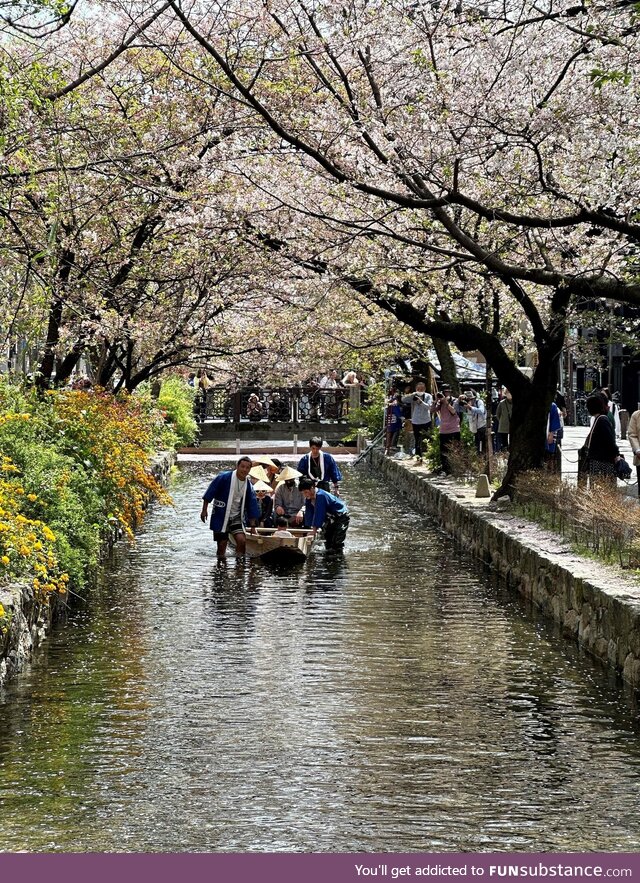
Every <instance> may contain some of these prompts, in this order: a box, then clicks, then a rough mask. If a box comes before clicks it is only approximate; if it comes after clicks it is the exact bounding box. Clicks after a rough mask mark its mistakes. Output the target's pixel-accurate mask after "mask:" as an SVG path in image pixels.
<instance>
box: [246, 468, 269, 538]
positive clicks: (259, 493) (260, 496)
mask: <svg viewBox="0 0 640 883" xmlns="http://www.w3.org/2000/svg"><path fill="white" fill-rule="evenodd" d="M249 478H251V476H249ZM253 489H254V491H255V492H256V497H257V500H258V506H259V507H260V517H259V518H258V527H273V491H272V490H271V487H270V485H268V484H266V482H264V481H256V483H255V484H254V486H253Z"/></svg>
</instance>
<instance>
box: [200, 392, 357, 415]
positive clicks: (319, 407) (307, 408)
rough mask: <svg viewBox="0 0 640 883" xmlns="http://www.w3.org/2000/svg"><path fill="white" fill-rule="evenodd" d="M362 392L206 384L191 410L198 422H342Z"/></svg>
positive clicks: (355, 404)
mask: <svg viewBox="0 0 640 883" xmlns="http://www.w3.org/2000/svg"><path fill="white" fill-rule="evenodd" d="M363 393H364V389H360V388H355V389H352V388H346V389H345V388H338V389H319V388H318V387H312V386H293V387H292V386H288V387H256V386H243V387H239V388H235V389H233V388H230V387H228V386H209V387H208V388H207V389H206V390H198V392H197V394H196V400H195V403H194V411H195V415H196V418H197V419H198V420H199V421H201V422H202V421H205V420H213V421H217V422H222V423H261V422H262V423H298V424H299V423H346V422H347V420H348V417H349V412H350V410H352V409H353V407H354V406H356V407H357V406H359V405H361V404H362V401H363Z"/></svg>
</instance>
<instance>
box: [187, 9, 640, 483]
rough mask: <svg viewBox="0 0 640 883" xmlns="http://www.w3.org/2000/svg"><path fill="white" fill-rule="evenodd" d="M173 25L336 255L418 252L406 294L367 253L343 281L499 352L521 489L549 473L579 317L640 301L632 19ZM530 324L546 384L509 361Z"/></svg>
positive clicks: (339, 13)
mask: <svg viewBox="0 0 640 883" xmlns="http://www.w3.org/2000/svg"><path fill="white" fill-rule="evenodd" d="M170 6H171V8H172V10H173V12H174V13H175V15H176V16H177V17H178V19H179V20H180V21H181V22H182V24H183V26H184V28H185V30H186V32H187V33H189V34H190V35H191V37H192V38H193V39H194V40H195V41H196V43H197V44H198V45H199V46H200V48H201V50H202V52H203V54H205V55H206V56H207V57H208V58H209V59H212V60H214V61H215V63H216V64H217V66H218V68H219V70H220V71H221V72H223V73H224V75H225V77H226V78H227V81H228V83H229V87H230V88H232V89H233V90H234V94H235V96H236V98H237V100H238V101H239V102H241V103H242V104H243V106H244V105H248V106H250V107H251V108H253V110H254V113H255V114H256V116H257V117H258V118H260V119H261V120H262V121H263V122H264V124H265V125H266V126H267V127H268V128H269V130H270V131H271V132H272V135H273V137H272V139H271V141H270V143H269V149H270V153H271V157H270V159H271V175H270V178H271V180H269V181H268V182H266V186H268V187H269V189H270V190H271V191H272V192H273V191H275V190H277V186H278V185H277V182H276V178H277V175H278V174H281V170H282V168H283V167H285V166H287V167H288V168H289V169H292V168H293V169H295V171H294V172H291V171H290V172H289V175H288V179H289V180H288V183H289V184H290V182H291V178H292V177H294V176H295V178H296V179H297V180H298V181H301V180H303V181H304V189H302V188H301V187H298V188H296V189H294V190H293V191H292V192H293V194H294V195H293V196H292V195H291V193H292V192H291V191H290V192H289V194H288V195H286V196H285V199H284V200H283V203H284V202H286V203H288V204H289V205H292V204H293V208H294V209H295V210H296V211H301V212H302V213H303V214H304V215H305V216H306V217H307V218H310V217H314V218H316V219H317V220H319V221H321V222H323V223H325V224H327V225H328V226H329V227H330V228H331V229H332V230H333V231H334V232H335V233H336V242H338V241H339V238H340V236H342V237H343V238H344V237H345V236H346V235H347V233H350V234H351V236H352V237H354V238H355V237H357V236H359V237H361V238H364V239H365V241H367V246H369V244H370V243H371V241H372V240H374V239H376V240H377V241H381V240H382V239H384V238H387V239H389V240H391V241H393V242H395V243H397V244H399V245H401V246H403V250H404V251H405V253H406V252H407V251H408V252H409V253H410V255H412V256H415V255H417V254H418V253H419V255H420V262H419V263H420V266H417V263H418V262H417V259H416V258H415V257H411V259H410V261H407V260H404V261H400V264H401V266H400V268H399V271H398V270H397V268H395V267H394V274H393V275H394V278H393V279H390V278H389V275H390V274H389V273H388V272H385V271H382V272H380V273H378V274H372V273H371V272H368V270H369V264H368V263H365V264H364V265H362V266H361V270H358V267H357V266H356V265H355V264H354V263H353V262H352V252H348V253H347V254H345V252H344V251H343V255H342V257H340V258H338V259H337V260H336V261H334V262H333V263H331V262H329V261H327V267H328V268H329V267H330V266H331V267H332V268H333V271H334V272H335V273H336V274H337V275H338V276H341V277H342V278H344V279H345V280H348V281H349V280H350V282H351V283H352V284H353V285H354V288H355V290H358V291H359V292H360V293H363V294H365V295H366V296H367V297H369V298H370V299H371V300H372V301H373V302H374V303H376V304H377V305H378V306H380V308H382V309H384V310H388V311H390V312H391V313H392V314H393V315H395V316H397V317H398V318H399V319H400V320H401V321H403V322H406V323H408V324H409V325H410V326H411V327H412V328H414V329H416V330H419V331H422V332H424V333H430V334H436V335H438V336H441V337H443V338H446V339H449V340H452V341H453V342H454V343H456V344H457V345H458V346H460V347H464V348H474V349H476V348H477V349H479V350H480V351H481V352H483V353H484V355H485V356H486V358H487V360H488V361H489V363H490V364H491V365H492V367H493V368H494V370H495V371H496V373H497V374H498V376H499V377H500V379H501V380H502V381H503V382H505V383H507V384H508V385H509V386H510V387H511V389H512V392H513V395H514V411H513V428H514V445H513V448H512V454H511V457H510V466H511V468H510V473H509V475H508V476H507V480H506V484H505V487H506V488H507V487H509V486H510V483H511V479H512V477H513V473H514V472H515V471H518V470H520V469H523V468H526V467H529V466H532V465H537V464H539V462H540V460H541V457H542V453H543V446H544V425H545V423H546V414H547V411H548V407H549V402H550V400H551V396H552V392H553V390H554V388H555V383H556V380H557V362H558V358H559V355H560V353H561V351H562V348H563V345H564V340H565V335H566V329H567V326H568V324H569V323H570V322H571V321H572V319H573V314H574V313H575V312H576V311H577V310H579V309H580V306H581V304H582V303H583V302H584V301H593V300H594V299H596V300H597V299H608V300H614V301H619V302H624V303H629V304H637V303H638V301H639V299H640V286H639V285H638V282H637V279H636V274H635V271H634V262H635V254H636V249H637V240H638V233H639V232H640V227H639V226H638V223H637V218H636V206H637V202H638V199H637V197H638V183H637V174H636V164H635V163H634V162H633V153H634V151H635V149H636V148H635V144H636V141H637V133H636V128H637V119H638V117H637V114H636V113H635V112H634V109H635V102H636V99H635V91H634V87H633V70H634V61H635V58H636V54H637V50H638V39H637V25H636V20H635V11H634V8H633V6H632V5H629V4H627V3H614V4H604V3H593V4H588V5H586V4H583V5H579V6H578V5H576V4H574V3H571V2H569V0H549V2H548V3H546V4H544V7H541V6H540V4H538V3H534V2H530V0H522V2H513V3H509V2H503V3H491V2H490V3H487V4H486V7H479V6H478V5H477V4H474V5H468V4H465V3H459V2H455V3H454V2H447V0H443V2H439V3H429V2H424V3H404V2H385V3H376V2H365V0H354V2H349V3H347V4H339V5H337V4H333V3H328V2H306V0H265V2H264V3H263V4H262V5H261V7H260V8H259V9H256V7H255V6H254V5H252V4H247V3H245V2H243V0H236V2H232V3H226V2H225V3H224V4H222V3H208V4H206V5H201V4H198V3H193V4H191V5H190V6H189V7H188V8H186V7H184V6H181V5H179V4H178V3H177V2H175V0H171V2H170ZM254 177H255V173H254ZM258 183H259V184H260V186H261V187H264V186H265V181H264V179H263V180H262V181H259V182H258ZM275 195H276V196H280V197H281V196H282V193H281V192H280V193H279V194H277V193H276V194H275ZM337 231H341V232H339V233H338V232H337ZM358 251H360V253H361V251H362V250H361V249H356V252H358ZM407 263H411V264H412V267H411V271H407V268H406V264H407ZM356 264H357V261H356ZM523 322H524V323H526V324H527V326H528V334H529V336H530V337H531V339H532V340H533V342H534V345H535V347H536V350H537V362H538V364H537V368H536V371H535V373H534V376H533V378H532V379H531V380H529V379H528V378H526V377H524V375H522V374H521V373H520V372H519V371H518V369H517V365H516V364H515V363H514V360H513V358H512V357H511V356H510V354H509V352H508V350H507V348H505V343H506V341H505V338H504V334H505V323H506V325H507V326H511V327H515V328H518V327H521V326H522V323H523Z"/></svg>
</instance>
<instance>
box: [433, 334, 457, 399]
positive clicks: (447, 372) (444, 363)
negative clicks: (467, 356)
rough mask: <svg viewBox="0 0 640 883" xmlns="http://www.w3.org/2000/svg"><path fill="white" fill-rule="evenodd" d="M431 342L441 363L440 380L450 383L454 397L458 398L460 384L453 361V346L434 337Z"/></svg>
mask: <svg viewBox="0 0 640 883" xmlns="http://www.w3.org/2000/svg"><path fill="white" fill-rule="evenodd" d="M431 340H432V341H433V348H434V350H435V351H436V355H437V357H438V361H439V362H440V380H441V381H442V382H443V383H448V384H449V386H450V387H451V391H452V393H453V395H456V396H457V395H459V393H460V386H459V384H458V375H457V373H456V363H455V362H454V361H453V354H452V352H451V345H450V343H449V341H448V340H443V339H442V338H441V337H432V338H431Z"/></svg>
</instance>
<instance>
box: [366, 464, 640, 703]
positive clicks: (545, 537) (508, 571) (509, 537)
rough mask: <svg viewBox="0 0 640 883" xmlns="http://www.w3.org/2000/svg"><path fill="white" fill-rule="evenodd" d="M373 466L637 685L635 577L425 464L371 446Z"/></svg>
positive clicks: (639, 633) (639, 627)
mask: <svg viewBox="0 0 640 883" xmlns="http://www.w3.org/2000/svg"><path fill="white" fill-rule="evenodd" d="M373 466H374V468H375V469H376V470H377V471H378V472H379V474H381V475H382V476H383V477H384V478H385V479H386V480H387V481H388V482H389V483H391V484H393V485H394V486H395V487H396V488H398V490H399V491H400V492H401V493H402V494H403V495H404V496H405V497H407V498H408V499H409V500H410V501H411V502H412V503H413V504H414V505H415V506H416V507H417V508H418V509H419V510H420V511H422V512H425V513H427V514H430V515H433V516H435V517H436V519H437V520H438V521H439V523H440V525H441V526H442V528H443V529H444V530H445V531H446V532H447V533H449V534H451V535H452V536H453V537H455V538H456V539H458V540H460V541H462V542H463V543H464V545H465V547H466V548H467V549H468V550H469V551H470V552H471V553H472V554H473V555H474V556H475V557H477V558H480V559H481V560H482V561H484V562H485V563H486V564H488V565H490V566H491V567H492V568H494V569H495V570H496V571H497V572H498V573H500V575H501V576H503V577H504V578H505V579H506V580H507V583H508V584H509V585H510V586H511V587H512V588H514V589H516V590H517V591H518V592H519V593H520V594H522V595H523V596H524V597H525V598H528V599H530V600H531V601H532V602H533V603H534V604H535V605H537V607H539V608H540V610H541V611H542V612H543V613H545V614H546V615H547V616H549V617H552V618H553V619H554V620H556V622H558V623H560V624H561V625H562V628H563V631H564V633H565V635H566V636H568V637H570V638H572V639H574V640H577V641H578V642H579V643H580V645H581V646H582V647H584V648H585V649H586V650H587V651H588V652H589V653H591V654H592V655H593V656H595V657H597V658H598V659H599V660H601V661H602V662H603V663H605V664H606V665H609V666H612V667H613V668H615V669H616V671H618V672H619V673H620V674H621V675H622V677H623V678H624V680H625V681H627V682H628V683H629V684H631V685H632V686H634V687H636V688H638V687H640V583H638V581H637V580H635V579H634V578H633V576H632V575H631V574H626V573H625V572H624V571H622V570H620V569H618V568H615V567H610V566H607V565H605V564H600V563H596V562H594V561H593V560H591V559H589V558H583V557H581V556H579V555H577V554H576V553H575V552H573V551H572V549H571V547H570V545H569V543H567V542H566V541H565V540H564V539H563V538H562V537H560V536H558V535H557V534H554V533H552V532H551V531H547V530H544V529H543V528H539V527H537V526H536V525H534V524H531V522H528V521H526V520H525V519H523V518H521V517H518V516H517V515H514V514H513V513H512V512H510V511H509V510H508V509H505V510H500V509H496V508H495V504H491V503H489V501H488V500H487V499H476V497H475V487H474V488H471V487H467V486H465V485H462V484H460V483H458V482H454V481H453V480H452V479H446V478H436V477H434V476H430V475H428V474H427V472H426V470H425V469H424V468H422V467H418V466H412V465H410V464H407V461H401V460H392V459H389V458H386V457H384V456H383V455H382V454H381V453H380V452H378V451H376V452H374V453H373Z"/></svg>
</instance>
